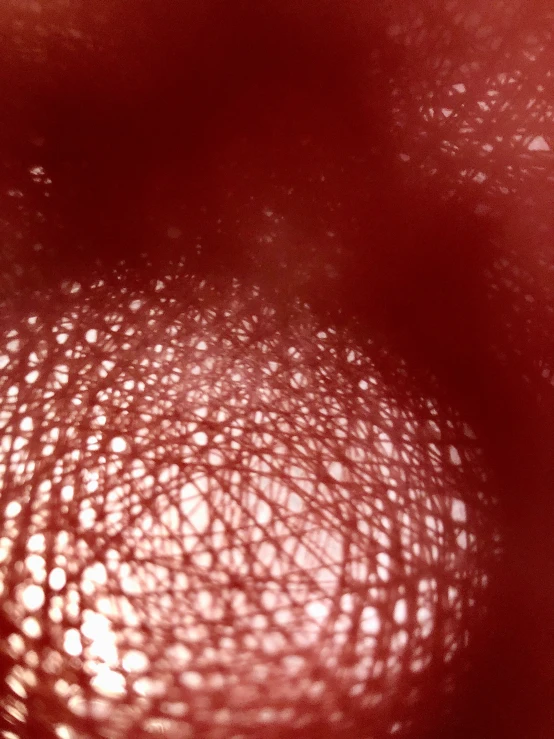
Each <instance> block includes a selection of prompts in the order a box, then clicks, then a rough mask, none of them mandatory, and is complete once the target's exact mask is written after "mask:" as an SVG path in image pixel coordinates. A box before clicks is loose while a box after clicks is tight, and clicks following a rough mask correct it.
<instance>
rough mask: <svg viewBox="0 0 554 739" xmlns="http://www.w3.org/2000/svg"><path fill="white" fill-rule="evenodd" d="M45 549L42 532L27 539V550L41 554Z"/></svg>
mask: <svg viewBox="0 0 554 739" xmlns="http://www.w3.org/2000/svg"><path fill="white" fill-rule="evenodd" d="M45 550H46V540H45V538H44V534H33V535H32V536H31V537H30V538H29V540H28V541H27V551H28V552H37V553H38V554H43V553H44V551H45Z"/></svg>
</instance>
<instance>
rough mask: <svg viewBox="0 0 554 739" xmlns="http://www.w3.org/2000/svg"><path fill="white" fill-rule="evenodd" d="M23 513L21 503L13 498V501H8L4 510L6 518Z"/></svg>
mask: <svg viewBox="0 0 554 739" xmlns="http://www.w3.org/2000/svg"><path fill="white" fill-rule="evenodd" d="M20 513H21V503H18V502H17V501H15V500H12V501H11V503H8V505H7V506H6V510H5V512H4V515H5V517H6V518H15V517H16V516H19V514H20Z"/></svg>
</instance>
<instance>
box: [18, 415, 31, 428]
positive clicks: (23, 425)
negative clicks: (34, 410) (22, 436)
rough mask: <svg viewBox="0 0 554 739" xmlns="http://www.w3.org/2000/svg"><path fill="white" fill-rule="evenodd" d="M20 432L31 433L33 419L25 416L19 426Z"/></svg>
mask: <svg viewBox="0 0 554 739" xmlns="http://www.w3.org/2000/svg"><path fill="white" fill-rule="evenodd" d="M19 428H20V429H21V431H32V430H33V419H32V418H31V416H25V418H23V419H22V421H21V423H20V424H19Z"/></svg>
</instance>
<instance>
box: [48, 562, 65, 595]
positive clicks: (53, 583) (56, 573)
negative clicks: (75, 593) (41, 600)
mask: <svg viewBox="0 0 554 739" xmlns="http://www.w3.org/2000/svg"><path fill="white" fill-rule="evenodd" d="M48 583H49V584H50V587H51V588H52V590H61V589H62V588H63V587H64V585H65V583H66V576H65V572H64V571H63V570H62V568H61V567H54V569H53V570H52V572H51V573H50V575H49V576H48Z"/></svg>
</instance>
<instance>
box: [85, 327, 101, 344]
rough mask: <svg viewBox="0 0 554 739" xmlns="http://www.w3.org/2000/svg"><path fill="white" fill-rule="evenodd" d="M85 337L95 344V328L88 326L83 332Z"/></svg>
mask: <svg viewBox="0 0 554 739" xmlns="http://www.w3.org/2000/svg"><path fill="white" fill-rule="evenodd" d="M85 339H86V340H87V341H88V343H89V344H95V343H96V340H97V339H98V331H97V330H96V329H95V328H89V330H88V331H87V332H86V334H85Z"/></svg>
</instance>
